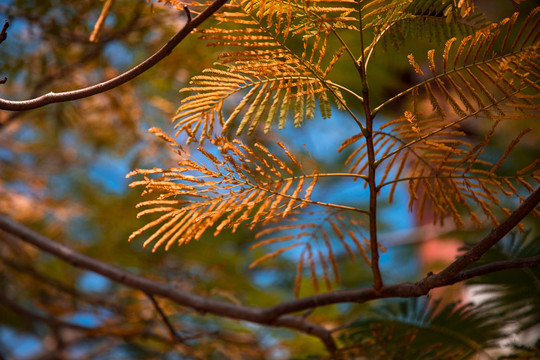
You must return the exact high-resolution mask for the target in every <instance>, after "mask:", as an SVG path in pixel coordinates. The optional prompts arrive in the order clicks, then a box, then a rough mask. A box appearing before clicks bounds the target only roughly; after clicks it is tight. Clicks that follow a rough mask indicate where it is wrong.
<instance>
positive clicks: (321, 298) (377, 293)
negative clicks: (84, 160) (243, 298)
mask: <svg viewBox="0 0 540 360" xmlns="http://www.w3.org/2000/svg"><path fill="white" fill-rule="evenodd" d="M539 202H540V187H539V188H538V189H536V190H535V191H534V192H533V193H532V194H531V195H530V196H529V197H528V198H527V199H526V200H525V201H524V202H523V203H522V204H521V205H520V206H519V207H518V208H517V209H516V210H515V211H514V212H513V213H512V214H511V215H510V216H509V217H508V218H507V219H506V220H505V221H504V222H502V223H501V224H500V225H499V226H498V227H496V228H495V229H493V230H492V231H491V232H490V233H489V234H488V235H486V236H485V237H484V238H483V239H482V240H480V242H479V243H478V244H477V245H476V246H474V247H473V248H472V249H471V250H470V251H468V252H467V253H465V254H464V255H462V256H460V257H459V258H458V259H457V260H456V261H454V262H453V263H452V264H450V265H449V266H448V267H447V268H446V269H444V270H443V271H441V272H440V273H439V274H436V275H430V276H428V277H426V278H424V279H422V280H420V281H419V282H417V283H410V282H404V283H400V284H394V285H385V286H384V288H382V289H375V288H374V287H369V288H365V289H354V290H341V291H332V292H328V293H324V294H318V295H313V296H308V297H304V298H301V299H296V300H292V301H287V302H283V303H280V304H278V305H276V306H273V307H269V308H260V307H251V306H244V305H236V304H231V303H228V302H224V301H220V300H215V299H210V298H206V297H204V296H200V295H196V294H192V293H189V292H185V291H181V290H178V289H176V288H174V287H173V286H172V285H167V284H163V283H160V282H157V281H152V280H149V279H147V278H144V277H142V276H138V275H135V274H132V273H130V272H127V271H125V270H122V269H119V268H117V267H115V266H112V265H110V264H107V263H104V262H102V261H99V260H96V259H93V258H91V257H88V256H86V255H83V254H81V253H78V252H76V251H75V250H72V249H70V248H68V247H67V246H64V245H61V244H59V243H57V242H55V241H53V240H51V239H48V238H46V237H45V236H43V235H40V234H38V233H36V232H34V231H32V230H30V229H28V228H26V227H24V226H23V225H21V224H19V223H17V222H15V221H13V220H11V219H9V218H8V217H7V216H5V215H0V229H2V230H4V231H6V232H8V233H10V234H12V235H15V236H17V237H18V238H20V239H21V240H23V241H25V242H27V243H30V244H33V245H34V246H36V247H38V248H40V249H41V250H43V251H45V252H47V253H50V254H52V255H54V256H57V257H59V258H60V259H63V260H64V261H66V262H68V263H70V264H71V265H73V266H75V267H80V268H84V269H87V270H90V271H93V272H96V273H98V274H101V275H103V276H105V277H107V278H109V279H111V280H113V281H115V282H118V283H121V284H124V285H126V286H129V287H132V288H135V289H139V290H141V291H143V292H145V293H147V294H152V295H159V296H162V297H165V298H168V299H170V300H172V301H174V302H176V303H177V304H180V305H183V306H187V307H191V308H193V309H195V310H198V311H200V312H202V313H211V314H214V315H218V316H222V317H227V318H232V319H237V320H245V321H250V322H254V323H257V324H261V325H267V326H277V327H287V328H291V329H295V330H298V331H300V332H303V333H306V334H311V335H313V336H316V337H318V338H319V339H321V340H322V341H323V342H324V344H325V345H326V347H327V348H328V350H329V351H331V352H333V351H335V350H336V345H335V342H334V340H333V339H332V336H331V331H329V330H327V329H325V328H323V327H322V326H319V325H317V324H314V323H312V322H309V321H307V320H305V319H304V318H302V317H298V316H292V315H286V314H290V313H294V312H297V311H303V310H307V309H311V308H317V307H320V306H326V305H332V304H338V303H346V302H354V303H364V302H367V301H370V300H375V299H382V298H390V297H401V298H407V297H418V296H422V295H425V294H427V293H428V292H429V291H430V290H431V289H434V288H437V287H442V286H447V285H451V284H454V283H456V282H458V281H463V280H466V279H470V278H472V277H474V276H479V275H483V274H486V273H490V272H495V271H501V270H506V269H510V268H520V267H533V266H536V265H538V264H539V262H540V259H539V257H538V256H535V257H531V258H525V259H515V260H509V261H502V262H496V263H492V264H488V265H483V266H480V267H477V268H473V269H469V270H465V271H462V270H463V269H464V268H466V267H467V266H468V265H470V264H472V263H474V262H475V261H477V260H478V259H479V258H480V256H481V255H482V254H484V253H485V252H486V251H487V250H488V249H489V248H490V247H492V246H493V245H495V244H496V243H497V242H498V241H499V240H500V239H502V238H503V237H504V236H505V235H506V234H508V232H510V230H512V229H513V228H514V227H515V226H516V225H517V224H518V223H519V222H520V221H521V220H522V219H523V218H524V217H525V216H526V215H527V214H529V213H530V212H531V211H532V210H533V209H534V208H535V207H536V206H537V205H538V203H539Z"/></svg>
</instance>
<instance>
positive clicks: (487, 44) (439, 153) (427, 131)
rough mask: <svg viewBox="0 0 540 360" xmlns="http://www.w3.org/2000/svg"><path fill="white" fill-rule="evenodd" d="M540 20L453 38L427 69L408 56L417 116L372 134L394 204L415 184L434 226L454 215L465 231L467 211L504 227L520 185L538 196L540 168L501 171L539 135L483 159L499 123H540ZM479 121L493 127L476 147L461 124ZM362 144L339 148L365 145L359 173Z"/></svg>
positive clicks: (354, 158)
mask: <svg viewBox="0 0 540 360" xmlns="http://www.w3.org/2000/svg"><path fill="white" fill-rule="evenodd" d="M537 15H538V9H536V10H534V11H532V13H531V15H530V16H529V17H528V18H527V19H525V21H524V23H523V25H522V26H521V27H520V28H519V29H514V30H512V28H511V27H512V24H513V22H514V21H515V18H516V17H517V15H515V16H514V17H513V18H512V19H505V20H503V21H502V22H501V23H500V24H493V25H492V26H491V27H490V28H489V29H484V30H483V31H479V32H477V33H475V34H474V35H473V36H470V37H467V38H465V39H464V40H463V41H461V43H459V42H457V41H456V39H455V38H452V39H450V40H449V41H448V42H447V43H446V46H445V49H444V52H443V54H442V58H440V59H437V57H436V55H435V53H434V51H433V50H431V51H429V52H428V56H427V69H423V68H422V66H420V64H418V63H417V62H416V60H415V58H414V57H413V56H412V55H410V56H409V62H410V63H411V65H412V67H413V69H414V71H415V72H416V73H417V74H418V75H420V76H422V77H424V79H425V81H424V82H422V83H421V84H419V85H417V86H413V87H412V88H410V89H409V90H406V91H404V92H402V93H401V94H400V95H399V96H402V95H405V94H407V95H410V97H411V98H412V106H411V110H410V111H405V113H404V114H403V116H401V117H400V118H398V119H395V120H392V121H389V122H387V123H386V124H384V125H383V126H382V127H381V129H380V130H379V131H376V132H375V133H374V135H373V136H374V147H375V153H376V157H377V160H376V161H377V165H378V166H379V168H381V167H382V166H384V168H383V169H384V172H382V176H381V178H380V179H378V180H377V181H378V183H379V186H381V187H382V186H391V191H390V199H389V200H390V201H391V200H392V197H393V194H394V190H395V188H396V186H397V183H399V182H401V181H408V186H409V193H410V204H409V205H410V209H411V210H412V209H413V205H415V204H416V208H417V210H418V212H419V216H420V217H421V216H422V214H423V213H424V209H425V208H430V209H432V212H433V219H434V221H435V222H442V221H443V219H444V218H445V217H447V216H451V217H452V218H453V220H454V222H455V223H456V225H457V226H463V225H464V223H465V222H464V219H463V218H462V214H463V213H465V214H468V215H469V216H470V218H471V220H472V221H473V222H474V223H476V224H477V225H480V223H481V220H480V218H479V217H478V215H477V213H476V209H480V211H481V212H482V213H483V214H484V215H485V216H486V217H487V218H488V219H489V220H490V221H491V222H492V223H493V224H497V223H498V220H497V215H496V209H498V211H500V212H502V213H504V214H506V215H508V214H509V210H508V209H506V208H505V207H504V206H503V205H502V203H501V200H500V199H499V198H500V195H501V194H502V195H506V196H521V195H520V194H521V193H520V190H518V188H519V187H523V188H525V189H526V190H528V191H532V189H533V188H534V186H533V185H531V181H533V182H534V181H537V180H538V176H539V174H538V170H539V167H538V162H534V163H533V164H530V165H529V166H527V167H526V168H525V169H523V171H519V172H516V173H515V174H513V175H508V174H505V175H504V176H502V175H500V174H499V172H498V170H499V169H500V168H501V166H502V165H503V164H504V162H505V161H506V160H507V158H508V156H509V154H510V153H511V152H512V150H513V149H514V147H515V146H516V144H517V143H518V142H519V141H520V140H521V139H522V138H523V137H524V136H531V135H530V134H529V135H527V134H528V133H529V132H531V131H532V129H524V130H523V131H522V132H521V133H519V134H518V135H516V137H515V138H514V139H512V140H511V141H509V142H508V147H507V149H506V150H505V152H504V153H503V154H501V157H500V158H499V160H498V161H496V162H495V163H491V162H489V161H487V160H485V159H483V158H482V157H481V155H482V153H483V152H484V150H485V148H486V147H487V146H488V144H489V142H490V141H491V139H492V137H493V136H494V134H495V131H496V129H497V127H498V125H499V123H500V121H509V120H512V119H513V120H516V121H517V120H521V119H523V118H527V117H529V118H534V117H536V118H537V117H538V113H537V112H538V98H537V97H538V95H537V94H538V91H537V90H538V87H539V81H540V68H539V67H538V65H537V64H538V63H540V56H539V47H538V44H537V43H536V41H537V39H538V35H539V34H540V30H539V29H538V27H537V26H534V25H533V24H534V23H535V22H536V21H537V20H535V19H536V18H537V17H538V16H537ZM509 31H517V32H518V34H521V35H519V36H517V41H516V42H514V43H513V44H508V43H507V38H508V32H509ZM441 69H442V72H441V73H439V71H440V70H441ZM427 74H430V75H427ZM429 76H431V77H429ZM394 99H395V98H394ZM390 102H391V101H389V102H387V103H390ZM385 104H386V103H385ZM423 104H429V105H427V107H429V108H430V109H427V108H426V106H424V105H423ZM473 118H474V119H479V118H488V119H491V121H492V124H493V125H492V128H491V130H490V131H489V132H488V133H487V134H486V136H485V138H484V139H483V141H480V142H479V143H477V144H472V143H470V139H468V138H467V136H466V134H465V133H464V132H463V131H462V130H461V126H460V125H461V124H462V123H463V122H464V121H466V120H470V119H473ZM387 129H389V131H387ZM362 139H363V135H362V134H358V135H355V136H353V137H351V138H349V139H347V140H346V141H345V142H344V143H343V145H342V147H341V148H340V150H343V149H344V148H346V147H348V146H351V145H352V144H359V145H356V146H357V148H356V149H355V150H353V152H352V153H351V155H350V156H349V158H348V159H347V164H348V165H349V166H350V171H351V172H353V173H358V174H360V173H366V171H367V166H368V163H367V152H366V149H365V143H362V142H360V140H362ZM428 204H429V206H428Z"/></svg>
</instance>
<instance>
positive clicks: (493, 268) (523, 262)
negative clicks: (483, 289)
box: [446, 255, 540, 285]
mask: <svg viewBox="0 0 540 360" xmlns="http://www.w3.org/2000/svg"><path fill="white" fill-rule="evenodd" d="M538 265H540V255H536V256H531V257H527V258H519V259H512V260H503V261H496V262H492V263H490V264H486V265H482V266H478V267H475V268H472V269H468V270H463V271H462V272H460V273H459V274H457V275H456V276H454V277H453V278H452V279H450V280H449V281H448V282H447V284H446V285H452V284H455V283H458V282H461V281H465V280H468V279H472V278H475V277H477V276H480V275H485V274H490V273H493V272H497V271H503V270H510V269H521V268H534V267H537V266H538Z"/></svg>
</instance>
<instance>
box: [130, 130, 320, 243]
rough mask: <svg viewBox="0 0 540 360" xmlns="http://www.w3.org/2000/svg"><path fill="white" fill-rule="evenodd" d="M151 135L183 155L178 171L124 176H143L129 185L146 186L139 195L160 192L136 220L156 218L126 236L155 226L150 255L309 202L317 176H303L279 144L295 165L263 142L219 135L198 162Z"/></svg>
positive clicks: (252, 223)
mask: <svg viewBox="0 0 540 360" xmlns="http://www.w3.org/2000/svg"><path fill="white" fill-rule="evenodd" d="M153 132H155V133H157V135H158V136H160V137H162V138H163V139H164V140H166V141H167V142H169V144H170V145H171V146H173V147H174V148H176V149H177V152H178V154H179V155H180V157H181V159H180V161H179V162H178V167H177V168H172V169H167V170H162V169H150V170H143V169H139V170H135V171H133V172H131V173H130V174H128V176H133V175H143V176H144V179H143V180H137V181H134V182H132V183H131V184H130V186H131V187H135V186H144V188H145V190H144V191H143V195H145V194H158V195H157V199H154V200H148V201H144V202H141V203H139V204H138V207H145V208H146V209H144V210H142V211H140V212H139V214H138V216H143V215H150V214H158V215H159V217H158V218H157V219H156V220H154V221H151V222H149V223H148V224H146V225H145V226H143V227H142V228H141V229H139V230H137V231H135V232H134V233H133V234H132V235H131V236H130V240H131V239H133V238H134V237H136V236H138V235H140V234H141V233H143V232H144V231H146V230H149V229H152V228H157V230H154V233H153V234H152V235H151V236H150V237H149V238H148V239H147V240H146V241H145V243H144V246H146V245H148V244H150V243H151V242H153V241H155V244H154V247H153V250H154V251H155V250H156V249H157V248H159V247H160V246H161V245H162V244H166V245H165V248H166V249H169V248H170V247H171V246H172V245H173V244H174V243H178V244H179V245H182V244H184V243H187V242H189V241H191V240H192V239H195V240H198V239H199V238H200V237H201V236H202V235H203V234H204V233H205V232H207V231H208V230H210V229H211V228H213V229H214V231H213V234H214V236H216V235H218V234H219V233H220V232H221V231H222V230H223V229H226V228H230V229H232V231H233V232H234V231H235V230H236V229H237V228H238V227H239V226H240V225H242V224H244V225H245V226H248V227H250V228H253V227H254V226H255V225H257V224H264V223H267V222H268V221H270V220H271V219H272V218H275V217H280V218H283V217H287V216H288V215H289V214H290V213H291V212H292V211H293V210H295V209H296V208H299V207H302V206H305V205H306V204H307V203H313V202H311V200H310V196H311V193H312V191H313V187H314V186H315V183H316V179H317V176H316V174H313V175H306V174H304V173H303V172H302V170H301V168H300V166H299V165H300V164H299V162H298V161H297V160H296V158H295V157H294V156H293V155H292V153H291V152H290V151H289V150H288V149H287V148H286V147H285V146H284V145H283V144H281V143H280V146H281V147H283V148H284V149H285V150H284V151H285V152H286V155H287V156H289V157H290V158H291V159H292V160H293V164H291V165H288V164H287V163H290V162H289V161H287V160H283V159H281V158H280V157H278V156H277V155H275V154H274V153H272V152H271V151H270V150H269V149H268V148H266V147H265V146H263V145H262V144H258V143H256V144H255V145H254V147H253V148H251V147H248V146H246V145H244V144H243V143H242V142H241V141H239V140H233V141H228V140H226V139H225V138H223V137H217V138H214V139H212V143H213V144H214V145H215V147H216V149H215V153H212V152H210V151H209V150H208V148H202V147H199V148H198V149H197V152H198V153H199V159H196V158H194V157H193V156H191V155H189V154H187V153H186V152H185V151H184V150H183V149H182V148H181V147H180V146H179V145H178V144H176V142H175V141H174V140H173V139H171V138H168V137H166V136H165V135H164V134H163V133H162V132H161V131H159V130H156V129H154V130H153ZM308 178H309V179H311V183H310V182H309V181H308Z"/></svg>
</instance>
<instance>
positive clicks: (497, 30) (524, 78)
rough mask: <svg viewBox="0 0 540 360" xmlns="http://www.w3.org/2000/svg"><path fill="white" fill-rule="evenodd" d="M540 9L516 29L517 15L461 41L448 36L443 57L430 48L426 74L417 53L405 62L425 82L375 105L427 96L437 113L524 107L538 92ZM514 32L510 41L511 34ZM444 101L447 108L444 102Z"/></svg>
mask: <svg viewBox="0 0 540 360" xmlns="http://www.w3.org/2000/svg"><path fill="white" fill-rule="evenodd" d="M539 12H540V8H536V9H535V10H533V11H532V12H531V13H530V14H529V16H528V17H527V18H526V19H525V21H523V23H522V24H521V26H520V27H519V28H514V24H515V22H516V19H517V16H518V14H517V13H516V14H514V15H513V16H512V18H507V19H504V20H502V21H501V22H500V23H498V24H491V26H489V27H488V28H484V29H482V30H479V31H477V32H475V33H474V34H472V35H469V36H467V37H466V38H464V39H463V40H462V41H460V42H459V41H456V39H455V38H450V39H449V40H448V41H447V42H446V46H445V48H444V51H443V53H442V54H441V56H440V57H439V56H437V55H436V54H435V52H434V50H430V51H429V52H428V56H427V63H428V69H429V73H430V75H427V74H428V72H427V71H425V70H422V69H421V66H420V65H419V64H418V63H417V61H416V59H415V57H414V56H413V55H412V54H411V55H409V62H410V63H411V65H412V66H413V68H414V70H415V72H416V73H417V74H419V75H420V76H422V77H423V78H424V81H423V82H422V83H420V84H418V85H415V86H413V87H411V88H409V89H407V90H405V91H403V92H401V93H400V94H398V95H396V96H395V97H393V98H392V99H390V100H388V101H387V102H385V103H384V104H382V105H381V106H379V107H378V108H377V110H378V109H380V108H381V107H384V106H385V105H386V104H388V103H391V102H392V101H394V100H395V99H397V98H399V97H402V96H404V95H410V96H415V94H418V92H419V91H421V92H422V94H420V96H422V97H424V98H428V99H429V101H430V102H431V104H432V108H433V110H434V111H436V112H437V114H438V115H439V116H440V117H442V118H445V117H447V116H456V115H457V116H459V117H463V116H464V115H470V116H475V117H478V116H483V117H493V116H494V115H495V114H498V115H505V114H507V110H508V109H511V110H514V109H515V108H516V107H518V108H521V109H527V108H528V107H530V105H531V104H532V102H533V101H532V100H533V99H534V98H535V97H536V98H537V96H538V95H533V96H532V97H531V96H528V90H534V91H535V92H536V94H537V92H538V88H539V87H540V85H539V81H540V67H538V65H537V64H538V63H539V62H540V43H539V42H538V36H539V35H540V28H539V27H538V26H536V23H537V21H538V15H539ZM511 33H512V34H513V33H517V34H518V35H517V36H516V38H515V39H514V41H512V44H509V43H508V39H509V35H510V34H511ZM442 99H444V102H446V103H447V104H448V105H450V106H444V105H443V102H442V101H441V100H442Z"/></svg>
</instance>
